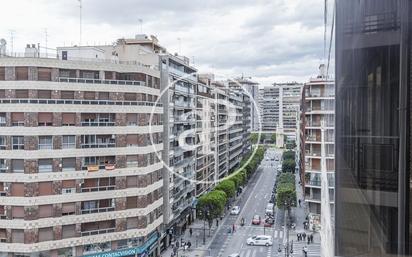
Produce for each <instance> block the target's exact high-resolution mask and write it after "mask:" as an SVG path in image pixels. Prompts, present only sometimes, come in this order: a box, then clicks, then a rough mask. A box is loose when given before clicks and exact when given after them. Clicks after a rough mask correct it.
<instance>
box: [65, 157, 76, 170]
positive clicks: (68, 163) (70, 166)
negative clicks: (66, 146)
mask: <svg viewBox="0 0 412 257" xmlns="http://www.w3.org/2000/svg"><path fill="white" fill-rule="evenodd" d="M62 170H63V171H75V170H76V158H63V159H62Z"/></svg>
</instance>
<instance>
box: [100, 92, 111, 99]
mask: <svg viewBox="0 0 412 257" xmlns="http://www.w3.org/2000/svg"><path fill="white" fill-rule="evenodd" d="M99 100H109V92H99Z"/></svg>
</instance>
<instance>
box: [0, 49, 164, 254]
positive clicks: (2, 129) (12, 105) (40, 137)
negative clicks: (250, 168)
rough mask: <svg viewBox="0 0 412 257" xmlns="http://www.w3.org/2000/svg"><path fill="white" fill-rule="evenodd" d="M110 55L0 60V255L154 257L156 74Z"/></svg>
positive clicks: (158, 177) (158, 220) (158, 197)
mask: <svg viewBox="0 0 412 257" xmlns="http://www.w3.org/2000/svg"><path fill="white" fill-rule="evenodd" d="M109 48H110V51H106V50H105V49H104V47H102V48H99V47H84V48H82V49H80V48H76V49H71V48H62V49H60V53H61V55H60V58H54V59H51V58H38V57H37V56H36V54H33V55H30V54H29V55H26V56H25V57H12V58H11V57H3V58H0V149H1V151H0V217H1V219H0V256H10V257H11V256H103V254H108V255H105V256H140V254H144V253H145V254H147V255H149V256H157V255H158V250H157V249H158V244H157V242H158V237H159V232H160V231H161V230H162V227H161V226H162V223H163V214H162V212H163V197H162V187H163V178H162V172H163V171H162V167H163V165H162V163H161V161H160V159H159V158H158V156H161V155H162V150H163V142H162V138H163V135H162V133H163V123H162V113H163V107H162V105H161V104H159V103H156V101H157V97H158V95H159V93H160V79H159V78H160V71H159V70H158V69H157V68H156V67H151V66H149V65H142V64H139V63H137V62H134V61H127V62H126V61H125V62H123V61H121V60H113V59H111V60H110V57H107V56H105V55H106V54H109V55H112V53H113V49H112V46H109ZM121 48H122V49H124V47H123V46H122V47H121ZM35 51H36V50H35V49H31V51H29V52H35ZM75 54H76V55H77V56H76V57H75V58H71V57H72V56H73V55H75ZM84 54H88V55H91V56H93V57H94V56H95V57H96V58H94V59H86V58H85V59H82V58H80V56H83V55H84ZM106 58H107V59H106ZM108 59H109V60H108ZM151 114H153V115H152V120H151V122H150V121H149V119H150V117H151ZM151 138H152V139H153V143H154V146H155V148H154V147H153V146H152V144H151V141H152V139H151ZM156 152H157V153H156ZM110 254H113V255H110Z"/></svg>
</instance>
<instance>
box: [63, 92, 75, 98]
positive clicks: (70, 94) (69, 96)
mask: <svg viewBox="0 0 412 257" xmlns="http://www.w3.org/2000/svg"><path fill="white" fill-rule="evenodd" d="M60 98H61V99H74V91H61V96H60Z"/></svg>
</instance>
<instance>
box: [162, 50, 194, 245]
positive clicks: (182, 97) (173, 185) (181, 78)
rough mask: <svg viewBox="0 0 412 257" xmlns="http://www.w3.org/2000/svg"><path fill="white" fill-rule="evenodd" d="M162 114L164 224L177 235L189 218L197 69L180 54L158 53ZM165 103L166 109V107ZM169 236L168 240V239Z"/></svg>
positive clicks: (192, 191) (183, 228) (192, 184)
mask: <svg viewBox="0 0 412 257" xmlns="http://www.w3.org/2000/svg"><path fill="white" fill-rule="evenodd" d="M160 62H161V64H160V66H161V89H162V100H163V101H162V102H163V105H164V106H165V110H164V115H165V120H164V126H165V131H164V140H165V142H166V141H167V143H165V145H164V152H163V153H164V154H163V161H164V163H165V165H166V167H165V179H164V183H165V186H164V192H165V195H164V197H165V203H164V204H165V215H166V218H165V224H167V227H168V229H169V231H172V233H171V235H172V237H176V236H179V235H180V234H181V233H182V231H184V230H185V228H186V227H187V225H188V223H190V221H191V219H192V218H193V210H192V203H193V199H194V197H195V182H194V181H195V178H196V145H195V143H196V92H195V90H196V89H197V86H198V79H197V74H196V72H197V70H196V69H195V68H193V67H192V66H191V65H190V64H189V60H188V59H187V58H186V57H183V56H176V55H171V54H164V55H161V56H160ZM166 106H167V108H166ZM172 237H169V240H171V239H172Z"/></svg>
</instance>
